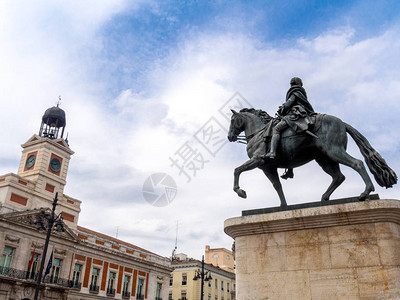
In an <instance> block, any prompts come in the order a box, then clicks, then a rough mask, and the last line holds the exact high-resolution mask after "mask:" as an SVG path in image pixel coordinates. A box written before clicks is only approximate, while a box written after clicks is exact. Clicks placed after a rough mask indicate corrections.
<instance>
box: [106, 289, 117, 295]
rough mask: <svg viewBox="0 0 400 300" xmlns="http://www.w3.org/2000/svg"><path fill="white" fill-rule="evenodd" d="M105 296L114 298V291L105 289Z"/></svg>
mask: <svg viewBox="0 0 400 300" xmlns="http://www.w3.org/2000/svg"><path fill="white" fill-rule="evenodd" d="M106 295H107V296H112V297H114V296H115V289H113V288H107V291H106Z"/></svg>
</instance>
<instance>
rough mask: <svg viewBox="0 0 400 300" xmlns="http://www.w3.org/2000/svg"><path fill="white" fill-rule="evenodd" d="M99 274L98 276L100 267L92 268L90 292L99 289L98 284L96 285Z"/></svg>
mask: <svg viewBox="0 0 400 300" xmlns="http://www.w3.org/2000/svg"><path fill="white" fill-rule="evenodd" d="M99 276H100V269H98V268H93V271H92V278H91V279H90V287H89V291H91V292H98V291H99V286H98V281H99Z"/></svg>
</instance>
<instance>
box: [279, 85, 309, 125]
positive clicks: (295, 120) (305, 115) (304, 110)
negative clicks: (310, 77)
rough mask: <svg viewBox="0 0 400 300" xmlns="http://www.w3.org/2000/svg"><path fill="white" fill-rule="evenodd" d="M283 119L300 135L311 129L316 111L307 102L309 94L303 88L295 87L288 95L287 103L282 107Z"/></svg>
mask: <svg viewBox="0 0 400 300" xmlns="http://www.w3.org/2000/svg"><path fill="white" fill-rule="evenodd" d="M282 115H283V116H282V117H281V118H282V119H283V120H285V121H286V123H287V124H288V125H289V127H290V128H292V129H293V130H294V131H295V132H297V133H300V132H304V131H306V130H308V129H309V127H310V124H313V120H312V119H313V118H311V117H310V116H312V115H315V112H314V109H313V107H312V106H311V104H310V102H308V100H307V94H306V91H305V90H304V88H303V87H301V86H293V87H291V88H290V89H289V90H288V92H287V94H286V102H285V103H284V104H283V105H282Z"/></svg>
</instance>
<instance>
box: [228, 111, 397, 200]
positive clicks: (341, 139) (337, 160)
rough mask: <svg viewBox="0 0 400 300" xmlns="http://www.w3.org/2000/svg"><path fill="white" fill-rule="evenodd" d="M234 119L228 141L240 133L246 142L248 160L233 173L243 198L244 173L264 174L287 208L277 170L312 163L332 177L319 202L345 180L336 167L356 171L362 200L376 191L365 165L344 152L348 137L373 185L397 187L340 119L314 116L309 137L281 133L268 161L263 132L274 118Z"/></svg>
mask: <svg viewBox="0 0 400 300" xmlns="http://www.w3.org/2000/svg"><path fill="white" fill-rule="evenodd" d="M232 112H233V115H232V118H231V124H230V128H229V134H228V140H229V141H230V142H234V141H236V140H237V139H238V136H239V134H240V133H241V132H243V131H244V132H245V135H246V141H247V154H248V156H249V158H250V159H249V160H248V161H246V162H245V163H244V164H242V165H241V166H239V167H237V168H236V169H235V172H234V176H235V177H234V186H233V190H234V191H235V192H236V193H237V194H238V195H239V196H240V197H242V198H246V197H247V196H246V192H245V191H244V190H242V189H241V188H240V187H239V177H240V174H241V173H242V172H244V171H249V170H252V169H255V168H260V169H261V170H263V172H264V173H265V175H266V176H267V177H268V179H269V180H270V181H271V182H272V185H273V186H274V188H275V190H276V191H277V192H278V195H279V198H280V201H281V206H286V205H287V203H286V199H285V195H284V194H283V190H282V185H281V183H280V180H279V176H278V170H277V169H278V168H296V167H299V166H301V165H304V164H306V163H308V162H310V161H312V160H314V159H315V160H316V162H317V163H318V164H319V165H320V166H321V168H322V169H323V170H324V171H325V172H326V173H328V174H329V175H330V176H331V177H332V183H331V184H330V185H329V187H328V189H327V190H326V192H325V193H324V194H323V195H322V198H321V201H324V200H329V197H330V196H331V194H332V193H333V192H334V191H335V190H336V188H337V187H338V186H339V185H340V184H341V183H342V182H343V181H344V180H345V176H344V175H343V174H342V173H341V172H340V167H339V164H343V165H346V166H349V167H350V168H352V169H354V170H355V171H357V172H358V173H359V174H360V176H361V178H362V179H363V181H364V183H365V190H364V191H363V192H362V193H361V195H360V196H359V199H360V201H361V200H365V199H366V198H367V197H368V195H369V194H370V193H371V192H373V191H374V190H375V188H374V185H373V184H372V181H371V179H370V177H369V176H368V173H367V171H366V170H365V167H364V164H363V162H362V161H361V160H358V159H356V158H354V157H352V156H350V155H349V154H348V153H347V152H346V146H347V134H346V133H349V134H350V136H351V137H352V138H353V139H354V141H355V142H356V144H357V146H358V147H359V149H360V151H361V154H362V155H363V157H364V159H365V161H366V163H367V165H368V167H369V169H370V171H371V173H372V174H373V175H374V177H375V180H376V182H377V183H378V184H379V185H380V186H382V187H386V188H388V187H392V185H393V184H396V183H397V175H396V173H395V172H394V171H393V170H392V169H391V168H390V167H389V166H388V165H387V164H386V162H385V160H384V159H383V158H382V157H381V156H380V154H379V153H378V152H376V151H375V150H374V149H373V148H372V147H371V145H370V144H369V142H368V140H367V139H366V138H365V137H364V136H363V135H362V134H360V133H359V132H358V131H357V130H356V129H354V128H353V127H351V126H350V125H349V124H346V123H345V122H343V121H341V120H340V119H338V118H336V117H334V116H330V115H322V114H321V115H317V117H316V118H317V121H316V124H315V127H314V130H313V132H314V134H315V135H317V136H318V138H316V137H313V136H312V135H309V134H306V133H302V134H298V133H295V132H294V131H293V130H292V129H290V128H288V129H286V130H285V131H284V132H283V133H282V138H281V142H280V145H279V146H278V149H277V156H276V158H275V159H273V160H271V159H269V158H264V156H265V153H266V151H267V149H266V145H267V143H266V142H265V138H264V134H263V133H264V130H265V128H267V127H268V126H270V124H271V122H272V121H273V118H272V117H271V116H270V115H268V114H267V113H266V112H264V111H262V110H255V109H247V108H245V109H242V110H240V112H236V111H234V110H232Z"/></svg>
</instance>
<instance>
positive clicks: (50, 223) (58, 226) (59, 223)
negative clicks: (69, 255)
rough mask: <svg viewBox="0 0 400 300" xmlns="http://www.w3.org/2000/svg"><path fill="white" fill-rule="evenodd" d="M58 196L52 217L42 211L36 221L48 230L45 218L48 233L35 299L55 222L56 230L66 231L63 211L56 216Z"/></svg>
mask: <svg viewBox="0 0 400 300" xmlns="http://www.w3.org/2000/svg"><path fill="white" fill-rule="evenodd" d="M57 196H58V192H57V193H56V196H55V197H54V201H53V208H52V210H51V214H50V217H48V216H46V215H45V214H44V212H42V214H41V215H40V216H39V219H38V220H37V221H36V225H37V227H38V230H39V231H44V230H46V227H45V226H44V223H43V219H45V220H46V221H47V235H46V241H45V243H44V249H43V256H42V261H41V262H40V269H39V274H38V279H37V284H36V290H35V297H34V298H33V299H34V300H37V299H38V296H39V291H40V282H41V280H42V275H43V268H44V263H45V260H46V253H47V248H48V247H49V241H50V235H51V231H52V230H53V225H54V223H56V225H55V230H56V231H65V230H64V226H63V222H62V217H61V213H60V214H59V215H58V216H55V210H56V206H57V201H58V198H57Z"/></svg>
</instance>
